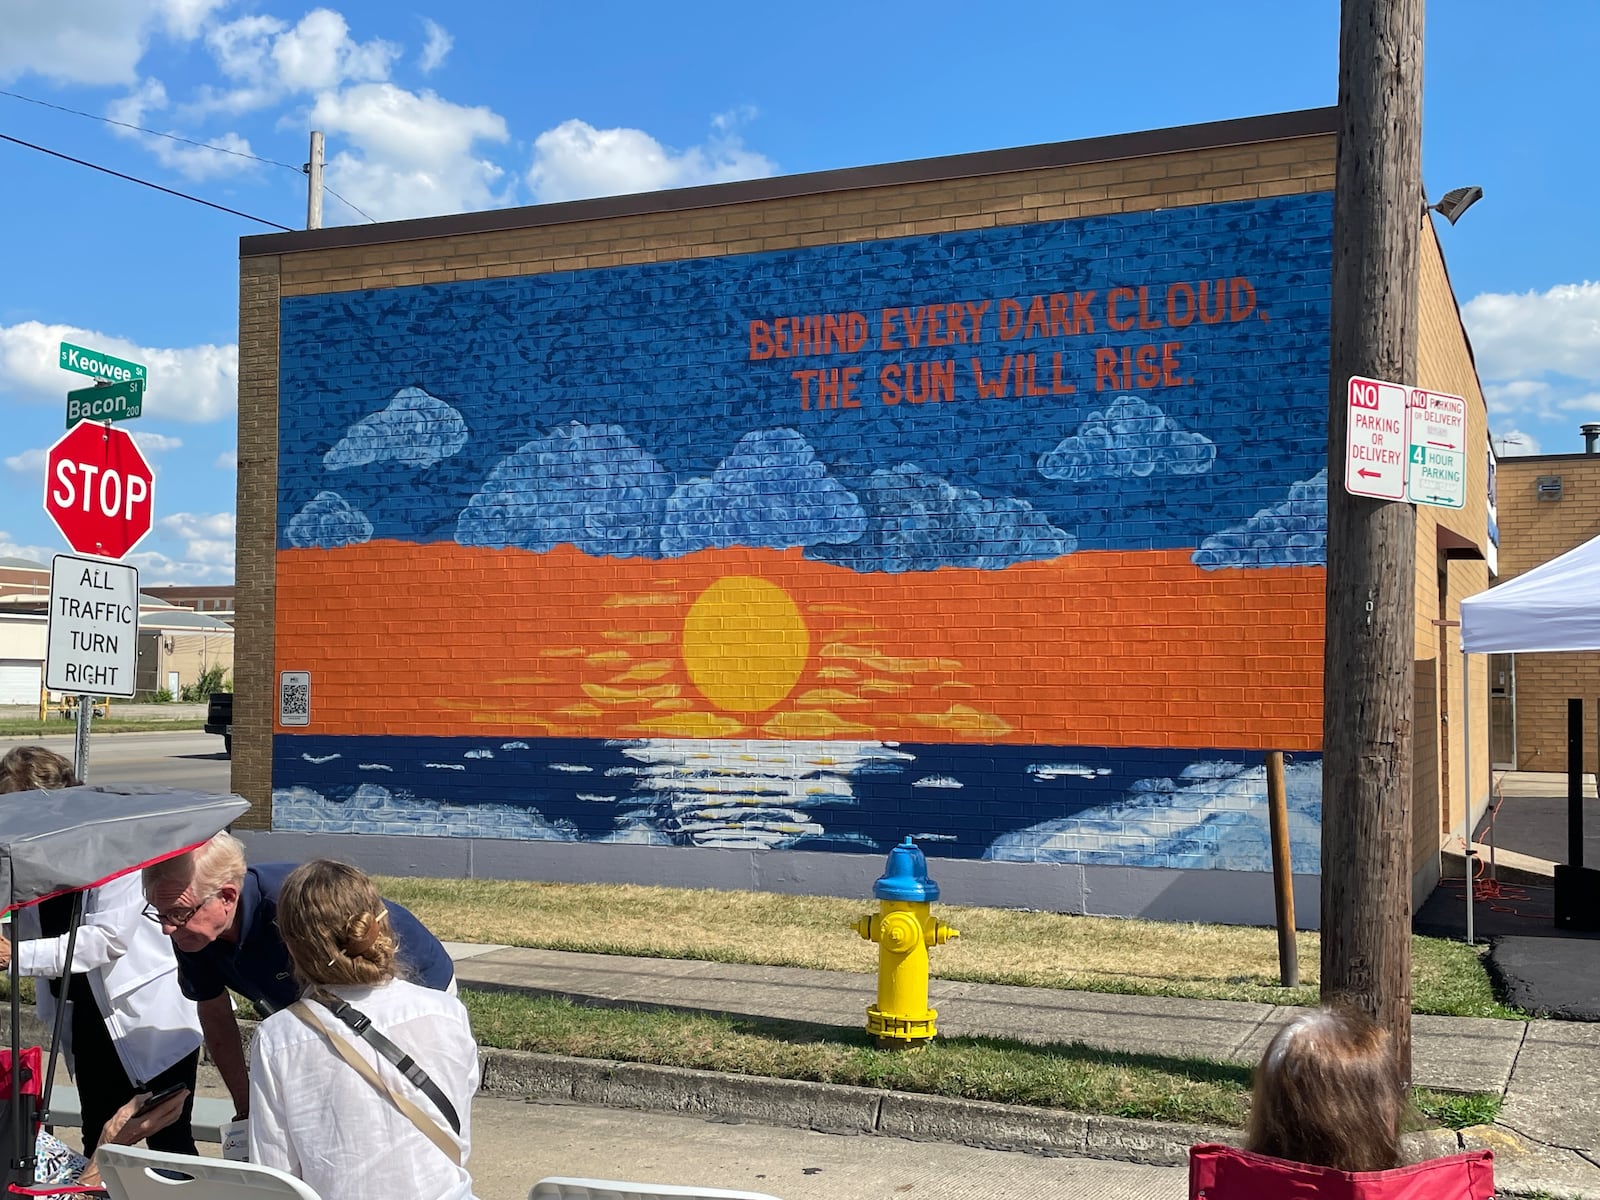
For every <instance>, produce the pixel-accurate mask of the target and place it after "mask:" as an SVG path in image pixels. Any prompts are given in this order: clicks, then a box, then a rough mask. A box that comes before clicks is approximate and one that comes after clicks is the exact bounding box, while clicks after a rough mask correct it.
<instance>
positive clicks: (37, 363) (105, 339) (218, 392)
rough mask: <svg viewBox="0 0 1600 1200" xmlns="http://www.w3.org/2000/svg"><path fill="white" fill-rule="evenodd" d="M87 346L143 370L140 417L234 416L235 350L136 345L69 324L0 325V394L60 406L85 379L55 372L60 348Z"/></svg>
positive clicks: (190, 418)
mask: <svg viewBox="0 0 1600 1200" xmlns="http://www.w3.org/2000/svg"><path fill="white" fill-rule="evenodd" d="M64 341H65V342H72V343H73V344H74V345H78V346H91V347H93V348H94V349H96V350H104V351H105V352H106V353H108V354H112V355H115V356H116V357H118V358H125V359H129V360H131V361H133V362H137V363H143V364H145V366H146V367H147V368H148V369H149V385H148V387H147V389H146V391H145V398H144V415H145V416H147V417H155V418H164V419H168V420H174V419H175V420H179V421H215V420H218V419H220V418H222V417H225V416H228V415H229V414H231V413H232V412H233V411H234V407H235V405H236V404H237V401H238V393H239V348H238V347H237V346H235V345H232V344H230V345H226V346H213V345H209V344H208V345H201V346H185V347H182V348H170V347H151V346H139V345H136V344H135V343H133V342H130V341H129V340H128V339H126V338H121V337H114V336H112V335H110V334H105V333H99V332H97V331H95V330H90V329H79V328H77V327H76V326H72V325H46V324H44V323H42V322H40V321H23V322H21V323H20V324H17V325H9V326H8V325H0V392H6V391H10V392H15V393H17V394H19V395H21V396H23V397H24V398H27V399H32V400H35V401H39V402H48V403H54V404H61V403H63V401H64V397H65V394H66V392H67V391H68V390H70V389H71V388H72V387H74V386H82V387H87V386H88V385H89V381H88V379H87V378H85V377H82V376H78V375H72V374H69V373H68V372H65V371H63V370H61V367H60V344H61V343H62V342H64Z"/></svg>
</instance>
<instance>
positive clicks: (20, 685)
mask: <svg viewBox="0 0 1600 1200" xmlns="http://www.w3.org/2000/svg"><path fill="white" fill-rule="evenodd" d="M43 671H44V664H43V663H37V662H23V661H19V660H18V659H14V658H0V704H38V703H39V677H40V675H41V674H42V673H43Z"/></svg>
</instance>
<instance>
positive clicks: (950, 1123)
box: [478, 1047, 1600, 1200]
mask: <svg viewBox="0 0 1600 1200" xmlns="http://www.w3.org/2000/svg"><path fill="white" fill-rule="evenodd" d="M479 1061H480V1063H481V1067H482V1081H481V1083H480V1085H479V1090H478V1094H479V1095H480V1096H489V1097H492V1098H494V1099H498V1100H521V1101H523V1102H526V1103H531V1104H584V1105H590V1106H595V1107H601V1108H623V1109H640V1110H646V1111H654V1112H669V1113H676V1114H679V1115H682V1116H694V1117H701V1118H703V1119H706V1120H710V1121H720V1122H724V1123H727V1124H738V1123H742V1122H744V1121H751V1122H754V1123H756V1124H761V1125H776V1126H780V1127H787V1128H792V1129H812V1130H815V1131H817V1132H819V1133H833V1134H844V1135H851V1134H854V1135H862V1136H870V1137H894V1138H902V1139H904V1140H907V1141H916V1142H951V1143H955V1144H958V1145H964V1146H973V1147H976V1148H978V1149H983V1150H1008V1151H1013V1152H1017V1153H1022V1154H1036V1155H1041V1156H1045V1157H1072V1158H1092V1159H1115V1160H1117V1161H1120V1162H1132V1163H1140V1164H1142V1165H1145V1166H1154V1167H1174V1166H1184V1165H1185V1164H1187V1163H1188V1161H1189V1147H1190V1146H1193V1145H1196V1144H1198V1143H1200V1142H1224V1143H1227V1144H1229V1145H1238V1144H1239V1143H1240V1141H1241V1137H1242V1134H1241V1131H1240V1130H1237V1129H1228V1128H1220V1127H1217V1126H1208V1125H1185V1124H1175V1123H1168V1122H1165V1121H1145V1120H1135V1119H1133V1118H1130V1117H1107V1116H1086V1115H1084V1114H1082V1113H1074V1112H1068V1111H1066V1110H1064V1109H1053V1108H1033V1107H1030V1106H1028V1105H1021V1104H997V1103H994V1102H992V1101H987V1100H960V1099H955V1098H952V1097H948V1096H930V1095H924V1094H920V1093H915V1092H895V1091H885V1090H880V1089H877V1088H867V1087H857V1086H855V1085H852V1084H839V1083H813V1082H808V1081H805V1080H788V1079H770V1078H766V1077H764V1076H755V1075H728V1074H723V1073H721V1072H717V1071H697V1070H692V1069H690V1068H687V1067H663V1066H655V1065H651V1064H647V1063H631V1062H623V1061H620V1060H615V1059H598V1058H568V1057H566V1056H564V1055H559V1054H539V1053H534V1052H531V1051H525V1050H497V1049H493V1048H491V1047H481V1048H480V1050H479ZM1403 1145H1404V1148H1405V1154H1406V1158H1407V1161H1412V1162H1420V1161H1421V1160H1423V1159H1426V1158H1440V1157H1444V1156H1446V1155H1450V1154H1457V1153H1459V1152H1461V1151H1462V1150H1473V1149H1492V1150H1494V1152H1495V1194H1496V1195H1497V1196H1502V1197H1529V1198H1530V1200H1532V1198H1548V1197H1551V1196H1576V1197H1584V1196H1589V1197H1595V1196H1600V1192H1596V1191H1595V1190H1594V1189H1593V1188H1592V1187H1591V1186H1589V1181H1588V1179H1587V1178H1584V1175H1585V1174H1586V1172H1585V1168H1589V1169H1592V1167H1593V1164H1592V1163H1589V1162H1588V1161H1587V1160H1586V1159H1584V1158H1583V1157H1582V1156H1581V1155H1579V1154H1577V1153H1576V1152H1575V1151H1570V1150H1560V1149H1558V1148H1555V1147H1549V1146H1543V1145H1540V1144H1539V1143H1537V1142H1532V1141H1531V1140H1528V1139H1525V1138H1522V1137H1519V1136H1517V1135H1516V1133H1515V1131H1513V1130H1510V1129H1506V1128H1504V1127H1502V1126H1498V1125H1496V1126H1476V1127H1474V1128H1471V1129H1465V1130H1461V1131H1460V1132H1459V1133H1458V1132H1456V1131H1454V1130H1449V1129H1429V1130H1422V1131H1420V1132H1416V1133H1409V1134H1407V1135H1405V1137H1404V1139H1403Z"/></svg>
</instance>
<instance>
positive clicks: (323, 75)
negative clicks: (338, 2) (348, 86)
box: [272, 8, 400, 92]
mask: <svg viewBox="0 0 1600 1200" xmlns="http://www.w3.org/2000/svg"><path fill="white" fill-rule="evenodd" d="M399 56H400V47H399V46H397V45H395V44H394V43H393V42H385V41H383V40H382V39H380V38H373V39H372V40H371V41H370V42H357V41H354V40H353V39H352V38H351V37H350V26H349V25H348V24H346V22H345V19H344V17H342V16H340V15H339V14H338V13H336V12H334V11H333V10H332V9H327V8H318V9H313V10H312V11H311V12H308V13H307V14H306V15H305V16H303V17H301V18H300V23H299V24H298V25H296V26H295V27H294V28H293V29H290V30H287V31H286V32H284V33H282V34H280V35H279V36H278V38H277V39H276V40H275V41H274V42H273V45H272V61H273V62H274V63H275V64H277V68H278V81H279V83H281V84H282V86H284V87H285V88H287V89H289V90H290V91H296V92H317V91H323V90H325V89H327V88H334V87H338V86H340V85H341V84H344V83H350V82H366V81H368V80H376V79H387V78H389V65H390V64H391V63H392V62H394V60H395V59H396V58H398V57H399Z"/></svg>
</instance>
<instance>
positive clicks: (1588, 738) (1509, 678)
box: [1489, 428, 1600, 771]
mask: <svg viewBox="0 0 1600 1200" xmlns="http://www.w3.org/2000/svg"><path fill="white" fill-rule="evenodd" d="M1585 432H1587V428H1586V430H1585ZM1586 440H1587V441H1588V442H1590V443H1591V445H1592V443H1593V442H1594V440H1595V439H1594V438H1592V437H1590V438H1587V439H1586ZM1574 441H1577V439H1576V438H1574ZM1498 467H1499V470H1498V489H1497V490H1498V496H1499V525H1500V576H1499V580H1498V581H1497V582H1501V583H1503V582H1505V581H1507V580H1510V579H1514V578H1516V577H1517V576H1518V575H1520V574H1522V573H1523V572H1524V571H1530V570H1532V569H1533V568H1534V567H1537V566H1540V565H1542V564H1543V563H1547V562H1549V561H1550V560H1551V559H1552V558H1556V557H1557V556H1559V555H1562V554H1565V553H1566V552H1567V551H1568V550H1571V549H1572V548H1573V547H1575V546H1581V545H1582V544H1583V543H1584V542H1587V541H1589V540H1590V539H1591V538H1593V537H1596V536H1600V453H1595V452H1594V450H1593V449H1591V450H1590V451H1589V452H1587V453H1581V454H1536V455H1519V456H1517V457H1515V458H1503V459H1501V460H1500V461H1499V464H1498ZM1596 603H1600V597H1596ZM1489 680H1490V684H1489V713H1490V744H1491V748H1492V754H1493V762H1494V765H1495V766H1497V767H1506V768H1511V769H1515V770H1521V771H1565V770H1566V769H1567V701H1568V700H1569V699H1582V700H1583V701H1584V722H1585V726H1586V729H1585V733H1584V739H1583V754H1584V769H1585V770H1586V771H1594V770H1595V769H1596V765H1597V764H1596V758H1595V754H1596V736H1597V734H1596V715H1597V710H1600V653H1593V652H1590V653H1568V654H1495V655H1490V656H1489Z"/></svg>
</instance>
